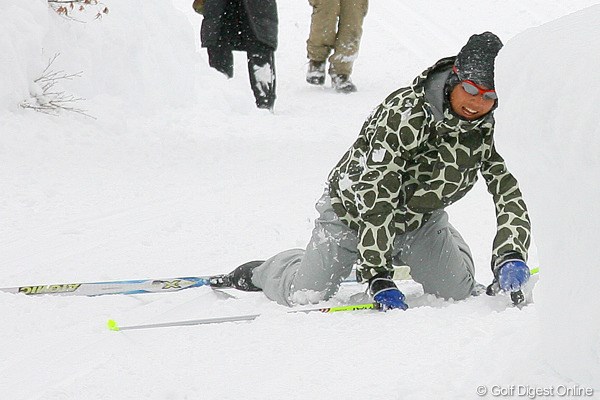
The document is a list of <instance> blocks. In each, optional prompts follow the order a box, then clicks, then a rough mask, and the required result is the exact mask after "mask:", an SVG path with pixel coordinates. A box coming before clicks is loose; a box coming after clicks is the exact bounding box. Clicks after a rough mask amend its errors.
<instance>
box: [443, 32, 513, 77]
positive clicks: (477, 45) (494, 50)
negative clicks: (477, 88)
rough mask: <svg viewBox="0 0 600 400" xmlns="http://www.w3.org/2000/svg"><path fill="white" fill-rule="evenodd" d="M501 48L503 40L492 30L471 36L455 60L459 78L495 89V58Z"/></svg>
mask: <svg viewBox="0 0 600 400" xmlns="http://www.w3.org/2000/svg"><path fill="white" fill-rule="evenodd" d="M501 48H502V42H501V41H500V39H499V38H498V36H496V35H494V34H493V33H492V32H484V33H482V34H479V35H473V36H471V37H470V38H469V41H468V42H467V44H465V45H464V46H463V48H462V49H460V52H459V53H458V55H457V56H456V61H455V62H454V66H455V67H456V69H457V70H458V78H459V80H471V81H473V82H475V83H477V84H479V85H482V86H485V87H487V88H489V89H494V60H495V58H496V56H497V55H498V52H499V51H500V49H501Z"/></svg>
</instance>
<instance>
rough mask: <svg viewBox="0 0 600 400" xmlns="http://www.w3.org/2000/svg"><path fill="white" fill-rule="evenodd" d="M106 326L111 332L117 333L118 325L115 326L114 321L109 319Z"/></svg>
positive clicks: (115, 322)
mask: <svg viewBox="0 0 600 400" xmlns="http://www.w3.org/2000/svg"><path fill="white" fill-rule="evenodd" d="M106 326H107V327H108V329H109V330H111V331H115V332H118V331H119V325H117V321H115V320H114V319H109V320H108V322H107V324H106Z"/></svg>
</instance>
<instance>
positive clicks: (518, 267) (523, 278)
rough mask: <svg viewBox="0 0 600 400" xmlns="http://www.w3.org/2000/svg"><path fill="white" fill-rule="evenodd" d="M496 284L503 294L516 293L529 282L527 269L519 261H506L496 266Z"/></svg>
mask: <svg viewBox="0 0 600 400" xmlns="http://www.w3.org/2000/svg"><path fill="white" fill-rule="evenodd" d="M497 271H498V284H499V285H500V289H502V290H504V291H505V292H516V291H517V290H520V289H521V287H522V286H523V285H524V284H525V283H526V282H527V281H528V280H529V276H530V275H531V272H530V271H529V267H528V266H527V264H525V263H524V262H523V261H521V260H507V261H504V262H503V263H502V264H500V265H499V266H498V269H497Z"/></svg>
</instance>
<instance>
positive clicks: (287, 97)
mask: <svg viewBox="0 0 600 400" xmlns="http://www.w3.org/2000/svg"><path fill="white" fill-rule="evenodd" d="M191 3H192V1H191V0H172V1H156V2H148V1H143V0H128V1H126V2H122V1H113V0H105V1H104V3H103V6H105V7H107V8H108V13H101V18H96V11H95V10H91V9H87V10H84V11H81V12H79V11H78V10H77V9H74V10H72V11H71V12H70V14H69V15H70V16H71V18H65V16H60V15H58V14H57V13H56V12H55V11H53V10H52V9H51V8H49V6H48V3H47V1H46V0H30V1H22V0H2V4H1V6H0V53H1V54H2V60H1V61H0V164H1V165H2V169H1V170H0V187H1V188H2V190H1V191H0V287H13V286H24V285H35V284H40V285H41V284H52V283H68V282H92V281H109V280H124V279H143V278H169V277H177V276H201V275H207V274H219V273H225V272H229V271H230V270H232V269H233V268H234V267H235V266H237V265H239V264H241V263H243V262H246V261H249V260H255V259H264V258H266V257H269V256H271V255H273V254H275V253H276V252H279V251H281V250H285V249H288V248H292V247H304V246H305V244H306V241H307V240H308V238H309V234H310V231H311V229H312V224H313V220H314V218H315V217H316V212H315V210H314V203H315V202H316V200H317V199H318V198H319V196H320V194H321V192H322V189H323V184H324V181H325V179H326V177H327V174H328V173H329V171H330V169H331V168H332V167H333V165H335V163H336V162H337V161H338V159H339V157H340V156H341V155H342V154H343V153H344V151H345V150H346V149H347V148H348V146H349V145H350V144H351V143H352V142H353V141H354V139H355V137H356V135H357V134H358V132H359V130H360V127H361V125H362V122H363V121H364V119H365V118H366V117H367V116H368V115H369V113H370V111H371V110H372V109H373V108H374V107H375V106H376V105H377V104H378V103H379V102H380V101H382V100H383V98H385V96H387V95H388V94H389V93H390V92H392V91H393V90H395V89H397V88H399V87H401V86H404V85H407V84H409V83H410V82H411V81H412V79H413V78H414V77H415V76H416V75H417V74H419V73H420V72H421V71H422V70H424V69H425V68H427V67H429V66H430V65H432V64H433V63H434V62H435V61H437V60H438V59H440V58H442V57H445V56H449V55H453V54H456V53H457V52H458V50H459V49H460V48H461V47H462V45H463V44H464V43H465V42H466V40H467V39H468V37H469V36H470V35H471V34H473V33H481V32H483V31H486V30H490V31H492V32H495V33H496V34H498V35H499V36H500V37H501V39H502V40H503V41H504V43H505V47H504V49H503V50H502V51H501V52H500V54H499V56H498V59H497V63H496V66H497V68H496V80H497V82H496V83H497V90H498V93H499V98H500V100H499V101H500V107H499V108H498V110H497V111H496V121H497V131H496V142H497V146H498V149H499V152H500V153H501V154H502V155H503V156H504V157H505V158H506V160H507V163H508V166H509V168H510V170H511V172H513V173H514V175H515V176H516V177H517V178H518V179H519V181H520V183H521V188H522V189H523V192H524V196H525V200H526V201H527V202H528V206H529V209H530V213H531V217H532V223H533V238H534V244H533V246H532V248H531V255H530V260H529V264H530V266H531V267H532V268H535V267H539V268H540V273H539V274H538V275H536V279H538V278H539V280H538V283H537V285H536V286H535V289H534V293H533V296H534V302H533V303H532V304H529V305H527V306H526V307H523V308H521V309H519V308H516V307H513V306H511V304H510V299H509V298H508V297H507V296H504V295H502V296H497V297H488V296H485V295H484V296H479V297H473V298H470V299H467V300H465V301H460V302H445V301H442V300H439V299H434V298H431V297H430V296H424V295H422V291H421V290H420V287H419V285H417V284H415V283H414V282H411V281H400V282H399V285H400V287H401V288H402V289H403V290H404V291H405V293H406V294H407V300H408V303H409V305H410V306H411V309H409V310H408V311H406V312H403V311H399V310H393V311H390V312H387V313H380V312H371V311H356V312H344V313H337V314H321V313H309V314H305V313H294V314H288V313H286V312H287V311H289V309H287V308H285V307H282V306H279V305H277V304H274V303H272V302H270V301H268V300H267V299H266V298H265V297H264V296H263V295H262V294H261V293H244V292H239V291H234V290H223V291H214V290H211V289H209V288H205V287H204V288H196V289H187V290H183V291H180V292H173V293H163V294H140V295H130V296H119V295H115V296H100V297H80V296H26V295H23V294H11V293H3V292H0V314H1V315H2V316H3V320H4V330H2V331H1V332H0V343H1V344H2V346H1V347H0V398H2V399H11V400H12V399H14V400H17V399H44V400H66V399H69V400H71V399H73V400H74V399H77V400H79V399H120V400H121V399H123V400H125V399H147V400H159V399H160V400H175V399H235V400H238V399H366V398H368V399H470V398H538V399H539V398H554V397H559V398H600V384H599V382H600V302H599V301H598V296H597V292H598V290H597V288H598V285H599V282H600V268H599V265H598V260H599V259H600V254H599V252H600V249H599V247H598V246H597V243H596V236H597V235H596V230H597V225H598V223H599V222H600V217H599V215H600V206H598V200H597V199H598V198H599V197H600V193H599V192H600V188H599V186H598V184H597V180H598V176H599V171H600V161H599V158H598V156H597V155H598V154H599V153H600V139H599V137H600V125H599V123H598V119H597V115H598V111H599V110H598V104H600V91H599V90H598V89H599V88H600V72H599V71H600V53H599V52H598V49H599V48H600V28H599V27H598V21H599V20H600V5H599V4H600V1H598V0H572V1H569V2H565V1H560V0H544V1H542V0H531V1H527V2H523V1H517V0H508V1H499V0H483V1H479V2H467V3H465V2H448V1H445V0H432V1H428V2H425V3H424V2H417V1H398V0H374V1H372V2H371V4H370V8H369V13H368V15H367V18H366V20H365V26H364V36H363V40H362V43H361V49H360V54H359V57H358V59H357V60H356V63H355V71H354V74H353V81H354V82H355V83H356V85H357V86H358V92H357V93H353V94H350V95H340V94H337V93H335V92H334V91H333V90H332V89H331V88H330V87H329V86H325V87H323V88H319V87H311V86H309V85H308V84H306V82H305V80H304V77H305V72H306V67H307V60H306V58H305V45H306V44H305V41H306V37H307V35H308V29H309V24H310V12H311V8H310V6H309V5H308V3H307V2H306V1H300V2H291V1H287V0H280V1H279V17H280V31H279V32H280V33H279V42H280V47H279V49H278V50H277V52H276V54H275V57H276V70H277V95H278V98H277V101H276V104H275V110H274V113H269V112H268V111H265V110H259V109H257V108H256V107H255V106H254V99H253V96H252V92H251V89H250V86H249V82H248V72H247V67H246V59H245V54H243V53H236V54H235V76H234V78H233V79H231V80H228V79H226V78H225V77H224V76H222V75H221V74H219V73H218V72H216V71H214V70H212V69H210V68H209V67H208V63H207V56H206V51H205V50H204V49H200V48H199V40H198V32H199V26H200V23H201V20H202V17H201V16H198V15H196V14H195V13H194V12H193V10H192V8H191ZM52 59H55V60H54V62H53V63H52V65H51V66H50V67H49V69H50V70H53V71H58V72H60V73H62V74H64V75H69V76H70V78H69V79H61V80H59V81H58V82H57V83H56V87H55V89H56V90H57V91H58V92H59V93H62V94H63V95H66V96H69V95H72V96H73V97H74V98H81V99H82V100H79V101H77V102H76V103H75V108H77V109H78V110H79V111H80V112H69V111H66V110H62V111H60V112H58V113H57V115H48V114H45V113H40V112H35V111H34V110H33V109H31V108H23V107H22V106H28V105H30V106H31V105H34V106H35V105H36V104H38V105H39V104H40V103H43V102H44V101H45V100H48V98H47V96H46V97H45V96H44V95H43V87H42V85H41V83H40V81H38V82H37V83H36V82H34V81H35V80H36V79H38V78H39V77H40V76H42V75H43V71H44V69H45V68H46V67H47V65H48V63H49V62H50V60H52ZM327 84H329V82H327ZM448 212H449V213H450V218H451V221H452V223H453V224H454V225H455V226H456V227H457V228H458V229H459V231H460V232H461V234H462V235H463V236H464V237H465V239H466V240H467V241H468V243H469V244H470V245H471V249H472V251H473V255H474V258H475V261H476V264H477V279H478V281H480V282H481V283H484V284H488V283H489V282H490V281H491V278H492V276H491V272H490V268H489V262H490V252H491V244H492V239H493V235H494V233H495V217H494V210H493V204H492V200H491V197H490V196H489V194H488V193H487V192H486V188H485V185H484V184H483V183H480V184H478V185H477V186H476V188H475V189H474V190H473V192H472V193H470V194H469V195H468V196H467V197H466V198H465V199H464V200H462V201H461V202H459V203H458V204H456V205H453V206H452V207H451V208H449V209H448ZM361 291H364V287H363V286H362V285H357V284H347V285H344V286H343V287H342V289H341V290H340V292H339V294H338V295H336V297H335V298H334V299H332V300H331V301H329V302H327V303H323V304H322V305H323V306H326V305H327V306H329V305H341V304H348V303H351V302H352V301H353V297H352V296H353V295H355V294H356V293H360V292H361ZM257 313H259V314H261V316H259V317H258V318H257V319H255V320H254V321H252V322H240V323H224V324H218V325H200V326H188V327H177V328H157V329H148V330H131V331H121V332H113V331H110V330H108V329H107V327H106V323H107V320H108V319H111V318H112V319H115V320H116V321H118V323H119V324H121V325H123V326H128V325H136V324H148V323H160V322H170V321H178V320H190V319H199V318H211V317H227V316H238V315H246V314H257Z"/></svg>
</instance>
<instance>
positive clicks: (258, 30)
mask: <svg viewBox="0 0 600 400" xmlns="http://www.w3.org/2000/svg"><path fill="white" fill-rule="evenodd" d="M277 24H278V20H277V4H276V3H275V0H206V2H205V4H204V19H203V21H202V28H201V31H200V38H201V41H202V47H211V46H226V47H230V48H231V49H233V50H248V48H249V47H250V46H252V43H254V42H259V43H262V44H265V45H267V46H269V47H272V48H273V50H275V49H276V48H277ZM240 32H241V33H240Z"/></svg>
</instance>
